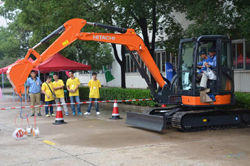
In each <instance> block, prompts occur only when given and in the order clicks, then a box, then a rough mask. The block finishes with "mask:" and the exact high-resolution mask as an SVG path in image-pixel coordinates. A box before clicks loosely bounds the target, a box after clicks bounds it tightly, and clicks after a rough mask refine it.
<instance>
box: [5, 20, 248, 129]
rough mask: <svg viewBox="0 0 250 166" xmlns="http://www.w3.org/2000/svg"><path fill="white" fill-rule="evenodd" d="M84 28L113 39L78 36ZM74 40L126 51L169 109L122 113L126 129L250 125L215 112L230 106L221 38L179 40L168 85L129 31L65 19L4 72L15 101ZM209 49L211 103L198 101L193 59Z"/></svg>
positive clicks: (238, 116) (227, 44) (243, 114)
mask: <svg viewBox="0 0 250 166" xmlns="http://www.w3.org/2000/svg"><path fill="white" fill-rule="evenodd" d="M86 24H87V25H92V26H97V27H101V28H105V29H108V30H110V31H116V32H119V33H93V32H81V30H82V28H83V27H84V26H85V25H86ZM56 35H60V36H59V37H58V38H57V39H56V40H55V41H54V42H53V43H52V44H51V45H50V46H49V47H48V48H47V49H46V50H45V51H44V52H43V53H42V54H39V53H38V52H36V51H35V49H36V48H37V47H38V46H40V45H41V44H43V43H45V42H47V41H48V40H50V39H51V38H53V37H54V36H56ZM76 40H85V41H97V42H104V43H114V44H121V45H124V46H126V47H127V49H128V50H129V51H130V54H131V58H132V60H133V61H134V63H135V64H136V66H137V69H138V71H139V72H140V74H141V76H142V77H143V78H144V79H145V81H146V83H147V84H148V87H149V89H150V91H151V94H152V96H153V98H154V100H155V101H156V102H158V103H160V104H171V105H174V106H172V107H166V108H155V109H153V110H150V111H146V112H145V113H142V114H139V113H127V120H126V123H127V124H128V125H131V126H135V127H138V128H144V129H149V130H153V131H163V130H164V129H165V128H166V127H168V126H172V127H175V128H178V129H180V130H183V131H187V130H200V129H206V128H217V127H232V126H233V127H235V126H236V127H237V126H243V125H244V126H247V125H249V124H250V112H249V110H226V109H221V107H224V106H228V105H232V104H233V103H234V79H233V70H232V56H231V41H230V40H229V39H228V38H227V37H226V36H221V35H209V36H208V35H204V36H200V37H198V38H190V39H182V40H181V41H180V45H179V56H178V68H177V74H176V75H175V76H174V78H173V79H172V80H171V82H170V81H169V80H167V79H166V78H164V77H163V75H162V74H161V73H160V70H159V68H158V67H157V65H156V64H155V62H154V59H153V58H152V56H151V55H150V53H149V51H148V48H147V47H146V46H145V44H144V42H143V40H142V39H141V38H140V37H139V36H138V35H137V34H136V33H135V31H134V30H133V29H125V28H120V27H114V26H109V25H104V24H99V23H92V22H87V21H86V20H84V19H78V18H75V19H71V20H69V21H67V22H66V23H64V24H63V25H62V26H60V27H59V28H57V29H56V30H55V31H53V32H52V33H51V34H49V35H48V36H47V37H45V38H44V39H42V40H41V41H40V42H39V43H38V44H36V45H35V46H34V47H33V48H31V49H29V50H28V52H27V54H26V56H25V58H24V59H22V60H21V61H19V62H18V63H17V64H15V65H13V66H12V67H11V68H9V70H8V71H7V77H8V79H9V80H10V82H11V84H12V86H13V88H14V90H15V91H16V93H17V94H19V95H20V96H21V94H22V93H23V92H24V83H25V82H26V80H27V78H28V76H29V74H30V72H31V71H32V69H33V68H35V67H36V66H37V65H39V64H40V63H42V62H44V61H45V60H46V59H48V58H49V57H51V56H53V55H54V54H55V53H57V52H59V51H61V50H62V49H64V48H65V47H67V46H69V45H70V44H71V43H73V42H74V41H76ZM211 47H214V48H215V49H216V50H215V51H216V58H217V62H216V63H217V65H216V68H214V69H213V70H214V73H216V76H217V77H216V78H217V79H216V80H208V82H207V85H208V89H210V92H208V93H207V94H206V95H210V97H211V98H213V100H212V101H210V102H204V101H203V100H202V99H201V96H200V89H199V87H198V83H197V79H196V78H197V62H198V61H200V57H199V55H198V53H199V51H201V50H204V49H209V48H211ZM31 55H33V56H34V57H35V58H36V59H35V60H34V61H33V62H30V61H29V60H28V59H29V57H30V56H31ZM138 55H139V56H138ZM138 58H140V59H141V60H142V62H143V64H145V65H146V67H147V69H148V71H149V72H150V73H151V74H152V76H153V77H154V79H155V80H156V82H157V83H158V85H159V88H158V90H157V91H155V90H154V88H153V86H152V85H151V82H150V79H149V77H148V74H147V72H146V70H145V67H144V65H143V64H141V63H140V62H139V59H138Z"/></svg>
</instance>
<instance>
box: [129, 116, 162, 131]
mask: <svg viewBox="0 0 250 166" xmlns="http://www.w3.org/2000/svg"><path fill="white" fill-rule="evenodd" d="M126 124H128V125H130V126H134V127H138V128H143V129H147V130H152V131H157V132H162V131H163V129H164V128H165V118H164V116H157V115H149V114H142V113H133V112H128V113H127V119H126Z"/></svg>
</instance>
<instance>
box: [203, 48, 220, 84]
mask: <svg viewBox="0 0 250 166" xmlns="http://www.w3.org/2000/svg"><path fill="white" fill-rule="evenodd" d="M208 53H209V57H208V58H207V61H206V62H205V63H204V66H205V70H204V71H203V73H202V77H201V82H200V87H201V88H207V80H208V79H216V76H215V74H214V71H213V70H214V69H216V63H217V62H216V51H215V48H210V49H209V50H208ZM211 77H212V78H211Z"/></svg>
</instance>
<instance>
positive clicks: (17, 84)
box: [7, 59, 33, 96]
mask: <svg viewBox="0 0 250 166" xmlns="http://www.w3.org/2000/svg"><path fill="white" fill-rule="evenodd" d="M32 69H33V64H32V63H31V62H29V61H28V60H25V59H23V60H21V61H19V62H18V63H16V64H15V65H13V66H12V67H10V68H9V69H8V71H7V77H8V79H9V81H10V83H11V84H12V86H13V88H14V90H15V91H16V93H17V94H18V95H19V96H21V95H22V93H24V83H25V82H26V80H27V78H28V76H29V74H30V72H31V70H32Z"/></svg>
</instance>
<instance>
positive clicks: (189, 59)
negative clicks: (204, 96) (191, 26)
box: [181, 42, 194, 90]
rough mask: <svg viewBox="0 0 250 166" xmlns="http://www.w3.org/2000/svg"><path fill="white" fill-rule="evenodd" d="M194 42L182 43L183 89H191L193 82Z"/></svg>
mask: <svg viewBox="0 0 250 166" xmlns="http://www.w3.org/2000/svg"><path fill="white" fill-rule="evenodd" d="M193 46H194V43H193V42H187V43H183V44H182V50H181V70H182V76H181V85H182V89H183V90H190V89H191V87H192V84H191V79H190V78H191V75H190V72H191V69H192V65H193Z"/></svg>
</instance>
